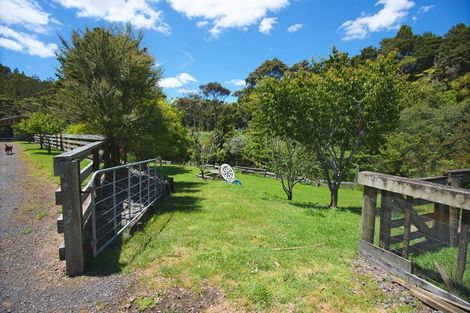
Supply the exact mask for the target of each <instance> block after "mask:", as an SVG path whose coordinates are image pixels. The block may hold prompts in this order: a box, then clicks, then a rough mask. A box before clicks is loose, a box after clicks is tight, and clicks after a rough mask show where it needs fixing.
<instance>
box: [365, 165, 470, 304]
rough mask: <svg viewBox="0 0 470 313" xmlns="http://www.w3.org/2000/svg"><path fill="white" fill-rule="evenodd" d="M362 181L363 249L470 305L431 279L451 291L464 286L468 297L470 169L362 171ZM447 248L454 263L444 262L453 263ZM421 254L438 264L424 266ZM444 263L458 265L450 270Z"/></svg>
mask: <svg viewBox="0 0 470 313" xmlns="http://www.w3.org/2000/svg"><path fill="white" fill-rule="evenodd" d="M358 183H359V184H360V185H363V187H364V191H363V205H362V220H361V224H362V225H361V235H360V238H361V240H360V246H359V253H360V254H361V255H363V256H364V257H366V258H367V259H369V260H370V261H372V263H375V264H378V265H380V266H382V267H385V268H387V269H388V270H389V271H390V272H392V273H394V274H396V275H400V276H404V277H406V278H407V279H408V281H409V282H412V283H413V284H416V285H420V287H421V288H424V289H427V290H428V291H430V292H433V293H435V294H437V295H439V296H442V297H445V298H447V299H450V300H452V301H457V302H459V303H463V304H464V305H466V307H467V308H470V304H469V303H468V302H466V301H463V300H462V299H460V298H458V297H455V296H454V295H453V294H451V293H448V292H446V291H444V290H442V289H441V288H438V287H436V286H434V285H432V284H430V283H429V282H428V281H427V280H434V281H437V282H442V283H443V285H445V286H446V289H447V290H448V291H455V290H456V289H458V290H460V294H464V295H467V296H468V292H469V287H470V286H469V285H468V283H469V279H468V276H464V274H465V271H466V267H467V262H468V248H469V247H468V246H469V231H470V190H469V189H466V188H464V187H465V186H468V184H469V183H470V169H465V170H454V171H448V172H446V173H444V175H443V176H436V177H427V178H419V179H409V178H403V177H398V176H392V175H386V174H381V173H374V172H360V173H359V177H358ZM379 199H380V201H379ZM377 228H378V231H376V230H377ZM443 249H446V250H445V253H447V255H450V256H453V257H452V258H454V259H453V261H451V263H448V264H439V263H440V262H449V261H448V260H443V258H442V254H441V256H439V252H440V251H443ZM434 253H435V254H434ZM419 256H424V257H426V258H427V259H428V260H433V261H434V264H433V266H435V268H436V269H433V268H432V267H433V266H424V267H423V266H420V265H419V264H418V260H417V258H418V259H419ZM428 262H429V261H428ZM444 265H447V268H449V267H451V268H452V270H447V272H445V270H443V268H444V267H445V266H444ZM467 271H468V269H467ZM450 273H452V275H450ZM449 276H452V277H451V278H450V279H449ZM465 277H467V278H465ZM455 287H456V288H455ZM450 289H452V290H450Z"/></svg>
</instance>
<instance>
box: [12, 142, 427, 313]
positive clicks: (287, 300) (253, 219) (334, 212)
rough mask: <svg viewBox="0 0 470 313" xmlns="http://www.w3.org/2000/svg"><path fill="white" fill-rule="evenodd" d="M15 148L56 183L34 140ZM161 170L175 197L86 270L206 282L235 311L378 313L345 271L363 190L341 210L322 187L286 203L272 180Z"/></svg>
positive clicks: (363, 284)
mask: <svg viewBox="0 0 470 313" xmlns="http://www.w3.org/2000/svg"><path fill="white" fill-rule="evenodd" d="M20 145H21V146H22V147H23V149H25V151H26V152H28V154H29V155H30V156H31V157H32V159H33V160H34V161H36V162H37V164H38V167H40V168H42V170H43V173H46V174H47V175H48V176H49V177H53V176H52V156H51V155H48V154H47V152H46V151H43V150H39V149H38V145H36V144H26V143H20ZM57 153H58V152H57V151H55V152H53V154H57ZM164 171H165V172H166V174H167V175H171V176H172V177H174V180H175V187H176V193H174V194H172V195H171V197H169V198H167V199H166V200H165V202H163V203H161V204H158V207H157V210H156V212H155V213H154V215H153V216H152V217H151V218H150V220H149V221H148V223H147V225H146V227H145V228H144V230H143V231H140V232H137V233H136V234H135V235H134V236H133V237H127V236H126V237H124V238H123V239H122V240H121V243H120V244H116V245H114V246H112V247H111V248H110V249H107V250H105V252H103V253H102V254H101V255H100V256H99V257H98V258H97V259H96V260H95V261H94V264H93V270H95V271H97V272H98V273H100V274H106V273H111V272H127V273H138V274H140V275H139V276H140V277H142V283H143V285H144V286H145V288H147V289H148V290H155V291H157V290H160V289H161V288H168V287H171V286H183V287H186V288H189V289H192V290H195V291H198V290H200V289H201V288H202V287H203V286H204V285H206V284H209V285H211V286H214V287H218V288H221V289H222V290H223V292H224V293H225V295H226V296H227V298H228V299H229V300H230V301H231V302H232V303H234V304H235V305H236V306H238V308H239V309H240V310H242V311H245V310H256V311H281V312H283V311H288V310H289V308H291V307H292V306H295V307H296V308H297V310H298V311H300V312H308V311H322V310H331V311H360V312H362V311H380V310H381V309H380V308H377V307H376V303H377V302H380V300H381V299H383V298H384V294H383V292H382V291H381V289H380V288H379V287H378V285H377V283H375V282H374V281H372V279H371V278H369V277H365V276H361V275H359V274H357V273H355V272H354V271H353V270H352V268H351V261H352V260H353V259H354V258H355V257H356V255H357V248H358V241H359V228H360V212H361V199H362V196H361V195H362V193H361V191H359V190H355V189H342V190H340V194H339V208H338V209H329V208H328V207H327V205H328V203H329V200H330V198H329V197H330V195H329V190H328V188H326V187H314V186H308V185H298V186H296V188H295V189H294V200H293V201H288V200H286V196H285V194H284V192H283V191H282V188H281V186H280V183H279V181H277V180H275V179H270V178H264V177H259V176H254V175H241V174H239V173H237V179H239V180H241V181H242V183H243V185H242V186H238V185H230V184H227V183H225V182H222V181H203V180H201V179H198V178H197V177H196V174H197V172H198V170H197V169H195V168H190V167H182V166H165V167H164ZM54 179H57V178H56V177H55V178H54ZM289 247H301V248H299V249H291V250H287V249H285V248H289ZM431 259H432V258H430V257H428V258H422V259H421V261H422V263H423V264H424V263H426V261H427V260H431ZM429 266H431V265H429ZM403 309H405V308H403Z"/></svg>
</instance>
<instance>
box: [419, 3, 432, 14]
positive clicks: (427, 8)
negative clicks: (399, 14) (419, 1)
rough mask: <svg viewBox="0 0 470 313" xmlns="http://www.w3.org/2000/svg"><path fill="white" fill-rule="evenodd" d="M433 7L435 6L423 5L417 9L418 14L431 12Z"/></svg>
mask: <svg viewBox="0 0 470 313" xmlns="http://www.w3.org/2000/svg"><path fill="white" fill-rule="evenodd" d="M434 7H435V5H424V6H422V7H420V8H419V10H418V12H419V13H428V12H429V11H431V9H433V8H434Z"/></svg>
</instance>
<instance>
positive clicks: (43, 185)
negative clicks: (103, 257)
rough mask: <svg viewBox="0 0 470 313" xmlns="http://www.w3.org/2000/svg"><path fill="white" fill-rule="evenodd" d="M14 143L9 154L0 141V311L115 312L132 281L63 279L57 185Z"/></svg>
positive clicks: (120, 278)
mask: <svg viewBox="0 0 470 313" xmlns="http://www.w3.org/2000/svg"><path fill="white" fill-rule="evenodd" d="M9 144H11V143H9ZM14 145H15V147H14V152H15V154H14V155H8V156H7V155H5V153H4V151H3V147H4V143H3V142H0V146H1V148H2V149H1V151H0V152H1V153H0V312H77V311H119V310H120V308H121V307H122V303H123V301H124V302H125V301H127V299H128V292H127V291H128V290H129V289H130V288H131V286H132V285H133V283H132V282H131V278H130V277H129V276H125V275H108V276H82V277H75V278H69V277H67V276H65V274H64V267H65V264H64V262H61V261H59V259H58V252H57V248H58V247H59V246H60V244H61V242H62V241H63V236H62V235H59V234H57V230H56V224H55V223H56V218H57V216H58V214H59V210H60V207H58V206H56V205H54V190H55V189H56V186H55V185H54V184H52V183H51V181H50V179H47V178H45V177H42V176H41V175H37V167H36V165H35V164H34V163H32V162H31V160H30V159H28V157H27V156H26V155H25V152H23V151H20V149H19V146H18V145H16V144H14Z"/></svg>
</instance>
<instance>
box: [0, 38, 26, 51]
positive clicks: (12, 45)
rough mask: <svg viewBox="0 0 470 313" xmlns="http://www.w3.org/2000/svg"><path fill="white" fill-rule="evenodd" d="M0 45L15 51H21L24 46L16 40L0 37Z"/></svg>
mask: <svg viewBox="0 0 470 313" xmlns="http://www.w3.org/2000/svg"><path fill="white" fill-rule="evenodd" d="M0 47H3V48H5V49H9V50H13V51H21V50H23V47H22V46H21V45H20V44H19V43H17V42H16V41H14V40H10V39H6V38H2V37H0Z"/></svg>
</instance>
